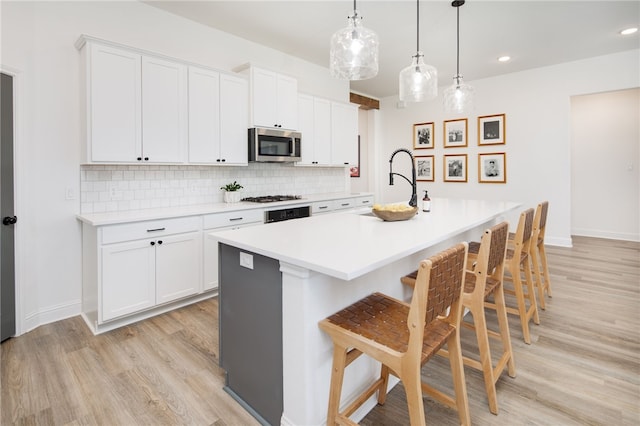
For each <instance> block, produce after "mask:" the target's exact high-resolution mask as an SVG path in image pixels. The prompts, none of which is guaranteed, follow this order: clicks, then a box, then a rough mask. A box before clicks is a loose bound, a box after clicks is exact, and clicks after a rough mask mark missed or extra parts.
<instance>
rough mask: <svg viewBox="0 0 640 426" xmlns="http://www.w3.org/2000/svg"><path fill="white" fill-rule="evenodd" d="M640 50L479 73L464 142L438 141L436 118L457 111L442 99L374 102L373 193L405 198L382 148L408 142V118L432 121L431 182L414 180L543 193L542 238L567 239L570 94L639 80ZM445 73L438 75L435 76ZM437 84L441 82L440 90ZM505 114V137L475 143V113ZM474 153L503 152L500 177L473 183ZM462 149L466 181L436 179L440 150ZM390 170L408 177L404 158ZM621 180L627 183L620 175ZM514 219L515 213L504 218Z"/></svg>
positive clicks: (473, 191) (477, 190)
mask: <svg viewBox="0 0 640 426" xmlns="http://www.w3.org/2000/svg"><path fill="white" fill-rule="evenodd" d="M639 67H640V50H632V51H627V52H622V53H617V54H613V55H606V56H601V57H596V58H591V59H587V60H582V61H575V62H569V63H565V64H560V65H555V66H550V67H544V68H538V69H534V70H529V71H523V72H518V73H513V74H508V75H503V76H499V77H494V78H487V79H483V80H476V81H470V82H469V83H470V84H471V85H473V86H474V87H475V88H476V109H475V112H474V113H473V114H468V115H466V116H464V117H467V118H468V125H469V127H468V136H469V139H468V147H467V148H448V149H444V148H443V142H442V132H443V130H442V126H443V121H444V120H448V119H451V118H461V117H455V116H448V115H445V114H444V112H443V108H442V98H441V96H439V97H438V98H437V99H436V100H433V101H430V102H426V103H423V104H409V105H408V106H407V107H406V108H397V107H396V103H397V98H395V97H389V98H385V99H382V101H381V113H380V119H381V127H380V132H381V133H379V134H378V135H376V137H377V138H378V139H379V140H380V147H379V155H378V157H377V167H379V168H380V169H381V171H382V173H379V174H378V176H377V178H378V180H379V182H378V183H379V187H378V190H377V192H376V200H380V201H382V202H385V203H386V202H392V201H399V200H404V199H407V200H408V199H409V198H408V197H409V196H410V194H411V190H410V187H409V185H408V184H407V183H406V182H403V181H401V179H396V181H395V182H396V183H395V185H394V186H389V185H388V169H389V163H388V160H389V155H390V154H391V153H392V152H393V151H394V150H395V149H396V148H399V147H404V148H408V149H412V131H413V127H412V126H413V124H414V123H423V122H429V121H433V122H435V139H434V140H435V145H436V147H435V149H430V150H420V151H417V152H416V153H419V154H420V155H422V154H423V153H424V155H435V164H436V167H435V172H436V173H435V176H436V179H435V182H431V183H419V185H418V189H419V190H422V189H428V190H429V195H430V196H431V197H455V198H464V197H468V198H477V199H492V200H494V199H508V200H514V201H520V202H522V203H523V208H524V207H535V205H536V204H537V203H538V202H539V201H541V200H543V199H546V200H549V203H550V206H549V219H548V223H547V242H548V243H551V244H557V245H566V246H568V245H571V157H570V152H571V149H570V131H571V108H570V105H571V102H570V99H571V97H572V96H575V95H581V94H589V93H597V92H604V91H611V90H619V89H627V88H634V87H640V70H639ZM440 78H441V79H444V76H441V77H440ZM442 91H443V88H442V87H441V88H440V93H442ZM502 113H504V114H506V144H505V145H495V146H483V147H478V145H477V117H478V116H481V115H490V114H502ZM479 152H483V153H485V152H506V154H507V183H506V184H480V183H478V177H477V174H478V172H477V161H478V160H477V154H478V153H479ZM449 153H451V154H454V153H460V154H464V153H466V154H467V155H468V182H466V183H452V182H443V177H442V161H443V155H444V154H449ZM393 165H394V172H396V171H399V172H401V173H403V174H407V176H410V169H409V167H410V162H409V160H408V157H407V158H404V157H402V158H401V157H400V155H398V156H396V158H395V159H394V164H393ZM619 184H620V185H631V183H628V182H620V183H619ZM509 220H510V221H511V222H512V223H513V224H514V226H515V223H516V221H517V214H514V215H512V216H511V217H509Z"/></svg>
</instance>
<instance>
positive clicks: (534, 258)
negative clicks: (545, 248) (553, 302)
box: [531, 247, 547, 310]
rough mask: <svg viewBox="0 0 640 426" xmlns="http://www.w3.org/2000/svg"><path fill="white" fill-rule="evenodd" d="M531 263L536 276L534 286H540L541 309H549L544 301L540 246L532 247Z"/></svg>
mask: <svg viewBox="0 0 640 426" xmlns="http://www.w3.org/2000/svg"><path fill="white" fill-rule="evenodd" d="M531 263H533V275H534V276H535V284H534V286H535V287H537V288H538V299H539V300H538V301H539V302H540V309H543V310H544V309H547V307H546V306H545V302H544V286H545V283H543V282H542V275H541V274H540V267H541V265H540V256H539V253H538V247H533V248H532V249H531Z"/></svg>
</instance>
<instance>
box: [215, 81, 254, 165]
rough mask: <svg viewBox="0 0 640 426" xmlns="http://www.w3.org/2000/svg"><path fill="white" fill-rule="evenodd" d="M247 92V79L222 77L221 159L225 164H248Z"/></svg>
mask: <svg viewBox="0 0 640 426" xmlns="http://www.w3.org/2000/svg"><path fill="white" fill-rule="evenodd" d="M247 92H248V84H247V81H246V80H245V79H243V78H239V77H235V76H231V75H226V74H221V75H220V158H221V162H222V163H225V164H238V165H246V164H247V163H248V152H247V137H248V136H247V128H248V122H247V117H248V111H247V110H248V95H247Z"/></svg>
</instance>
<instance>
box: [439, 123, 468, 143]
mask: <svg viewBox="0 0 640 426" xmlns="http://www.w3.org/2000/svg"><path fill="white" fill-rule="evenodd" d="M464 146H467V119H466V118H459V119H457V120H446V121H445V122H444V147H445V148H459V147H464Z"/></svg>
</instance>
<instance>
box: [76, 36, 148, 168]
mask: <svg viewBox="0 0 640 426" xmlns="http://www.w3.org/2000/svg"><path fill="white" fill-rule="evenodd" d="M85 55H86V57H85V60H86V63H87V74H86V78H87V104H86V107H87V123H86V124H87V137H88V143H87V152H86V160H87V161H88V162H111V161H127V162H134V161H137V160H136V159H137V158H138V157H140V156H141V153H142V117H141V111H142V99H141V96H142V91H141V87H142V83H141V77H142V71H141V68H142V57H141V55H139V54H137V53H134V52H129V51H126V50H121V49H116V48H113V47H109V46H102V45H99V44H94V43H88V44H87V47H86V50H85Z"/></svg>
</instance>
